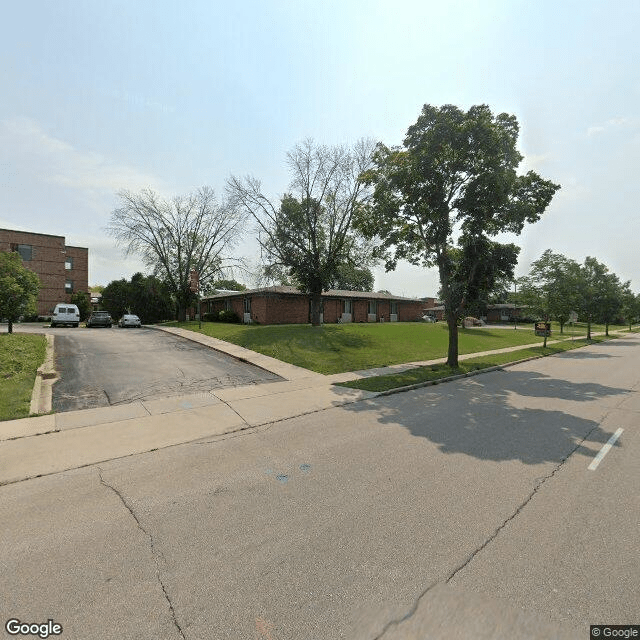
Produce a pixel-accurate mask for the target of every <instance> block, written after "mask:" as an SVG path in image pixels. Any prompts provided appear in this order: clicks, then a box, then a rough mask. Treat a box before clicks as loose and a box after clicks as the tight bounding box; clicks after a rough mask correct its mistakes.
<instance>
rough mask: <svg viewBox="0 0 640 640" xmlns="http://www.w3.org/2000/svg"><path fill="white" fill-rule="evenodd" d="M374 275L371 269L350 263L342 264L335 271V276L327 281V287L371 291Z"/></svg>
mask: <svg viewBox="0 0 640 640" xmlns="http://www.w3.org/2000/svg"><path fill="white" fill-rule="evenodd" d="M373 283H374V277H373V273H371V269H367V268H366V267H363V268H361V269H360V268H358V267H356V266H354V265H352V264H342V265H340V266H339V267H338V269H337V271H336V276H335V278H334V279H333V280H332V281H331V282H330V283H329V289H343V290H345V291H372V290H373Z"/></svg>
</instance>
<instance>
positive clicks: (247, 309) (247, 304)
mask: <svg viewBox="0 0 640 640" xmlns="http://www.w3.org/2000/svg"><path fill="white" fill-rule="evenodd" d="M244 312H245V313H251V298H245V299H244Z"/></svg>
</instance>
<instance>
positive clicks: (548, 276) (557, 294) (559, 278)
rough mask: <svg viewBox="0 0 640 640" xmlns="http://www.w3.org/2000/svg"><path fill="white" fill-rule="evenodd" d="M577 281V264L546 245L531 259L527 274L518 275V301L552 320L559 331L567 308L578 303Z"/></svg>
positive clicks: (568, 310)
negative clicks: (523, 275)
mask: <svg viewBox="0 0 640 640" xmlns="http://www.w3.org/2000/svg"><path fill="white" fill-rule="evenodd" d="M579 283H580V265H579V264H578V263H577V262H576V261H575V260H572V259H570V258H567V257H565V256H563V255H562V254H559V253H553V251H551V249H547V250H546V251H545V252H544V253H543V254H542V255H541V256H540V258H538V259H537V260H535V261H534V262H532V263H531V269H530V271H529V274H528V275H527V276H525V277H523V278H520V279H519V281H518V284H519V286H520V291H519V293H518V302H520V303H521V304H524V305H528V306H529V307H530V308H531V310H532V312H533V313H534V314H535V315H537V316H538V317H539V318H540V319H542V320H545V321H548V320H556V321H557V322H558V323H559V324H560V332H561V333H562V331H563V329H564V325H565V324H566V323H567V322H568V321H569V316H570V314H571V312H572V311H573V312H576V313H577V312H578V311H579V309H580V307H581V304H582V303H581V298H580V286H579Z"/></svg>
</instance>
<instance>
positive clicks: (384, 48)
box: [0, 0, 640, 296]
mask: <svg viewBox="0 0 640 640" xmlns="http://www.w3.org/2000/svg"><path fill="white" fill-rule="evenodd" d="M639 27H640V3H639V2H637V0H633V1H624V0H622V1H618V2H613V3H612V2H605V1H602V2H589V1H580V2H572V1H565V2H558V1H557V0H556V1H554V2H551V1H546V0H538V1H537V2H520V1H518V0H513V1H504V2H497V1H492V0H484V1H482V2H474V1H467V2H437V3H436V2H430V1H428V0H417V1H408V0H393V1H391V0H389V1H378V2H376V1H373V0H372V1H368V2H365V1H360V0H357V1H353V0H342V1H341V2H337V1H334V0H324V1H323V2H317V1H316V2H312V1H311V0H297V1H284V0H283V1H276V0H274V1H268V0H261V1H253V0H252V1H245V2H241V3H233V4H232V3H223V2H215V1H213V0H211V1H203V2H189V1H183V2H163V1H160V0H158V1H155V2H151V1H139V0H135V1H133V2H131V0H127V1H126V2H120V1H117V2H116V1H113V0H100V2H96V1H92V0H83V1H80V0H78V1H76V2H68V1H64V0H58V1H57V2H48V1H47V2H45V1H41V2H32V1H29V0H23V2H21V3H5V6H4V8H3V20H2V23H1V24H0V56H1V60H2V64H1V65H0V87H1V88H2V89H1V91H2V94H1V95H2V99H1V100H0V169H1V170H0V227H3V228H11V229H25V230H31V231H37V232H42V233H51V234H57V235H64V236H66V238H67V243H68V244H72V245H80V246H87V247H89V250H90V252H89V255H90V262H89V281H90V284H107V283H108V282H109V281H110V280H113V279H116V278H121V277H129V276H131V275H132V274H133V273H134V272H135V271H137V270H140V269H141V264H140V263H139V262H138V261H137V260H136V259H134V258H127V259H124V258H123V257H122V254H121V252H120V250H119V249H117V248H116V247H115V245H114V243H113V240H111V239H110V238H109V237H107V236H106V234H105V233H104V227H105V226H106V225H107V223H108V221H109V216H110V212H111V211H112V210H113V209H114V207H115V206H116V205H117V198H116V195H115V194H116V192H117V191H118V190H119V189H122V188H128V189H131V190H139V189H141V188H145V187H151V188H154V189H157V190H159V191H161V192H162V193H165V194H168V195H170V194H185V193H188V192H190V191H192V190H194V189H195V188H197V187H199V186H201V185H204V184H207V185H210V186H211V187H213V188H214V189H215V190H216V191H217V192H218V193H220V194H222V192H223V190H224V185H225V181H226V179H227V178H228V176H229V175H230V174H232V173H233V174H236V175H245V174H252V175H254V176H256V177H257V178H259V179H260V180H261V181H262V183H263V187H264V189H265V191H266V192H267V193H269V194H271V195H272V196H274V197H277V196H278V195H279V194H282V193H283V192H284V191H285V190H286V189H287V185H288V182H289V175H288V173H287V167H286V164H285V155H286V152H287V151H288V150H290V149H291V148H292V147H293V146H294V145H295V144H296V143H298V142H300V141H301V140H303V139H304V138H307V137H311V138H313V139H315V140H316V141H317V142H319V143H326V144H345V143H346V144H350V143H353V142H355V141H356V140H357V139H358V138H361V137H372V138H374V139H375V140H380V141H383V142H384V143H385V144H389V145H393V144H399V143H401V141H402V139H403V137H404V133H405V131H406V129H407V127H409V126H410V125H411V124H413V123H414V122H415V120H416V119H417V117H418V115H419V112H420V109H421V107H422V105H423V104H425V103H430V104H434V105H442V104H446V103H450V104H456V105H458V106H460V107H461V108H464V109H468V108H469V107H470V106H471V105H473V104H481V103H485V104H488V105H489V106H490V107H491V109H492V110H493V111H494V113H498V112H503V111H504V112H508V113H513V114H515V115H516V116H517V118H518V121H519V123H520V126H521V137H520V143H519V146H520V150H521V152H522V153H523V155H524V156H525V161H524V162H523V165H522V168H523V170H527V169H534V170H536V171H538V172H539V173H540V174H541V175H542V176H543V177H545V178H548V179H551V180H553V181H554V182H557V183H560V184H561V185H562V189H561V191H560V192H559V193H558V194H557V195H556V197H555V199H554V201H553V203H552V205H551V206H550V208H549V209H548V211H547V213H545V215H544V216H543V218H542V220H541V221H540V222H538V223H537V224H535V225H532V226H530V227H528V228H526V230H525V231H524V233H523V234H522V235H521V236H519V237H518V238H516V239H515V242H517V243H518V244H519V245H520V246H521V247H522V251H521V254H520V264H519V266H518V274H524V273H526V272H527V271H528V268H529V265H530V263H531V261H532V260H535V259H536V258H538V257H539V256H540V254H541V253H542V252H543V251H544V250H545V249H547V248H551V249H553V250H554V251H557V252H559V253H563V254H565V255H566V256H568V257H571V258H574V259H576V260H579V261H582V260H583V259H584V258H585V257H586V256H588V255H591V256H594V257H596V258H598V259H599V260H600V261H602V262H604V263H605V264H607V265H608V266H609V267H610V269H611V270H612V271H614V272H615V273H617V274H618V275H619V276H620V277H621V278H622V279H623V280H631V281H632V288H633V289H634V291H636V292H638V291H640V275H638V271H637V264H638V260H637V246H638V242H637V238H638V236H639V235H640V216H638V214H637V208H638V203H639V202H640V181H639V180H638V178H637V172H638V168H639V167H640V116H639V115H638V105H639V104H640V71H639V68H640V65H639V64H638V60H640V44H639V43H640V38H639V37H638V31H639ZM504 239H505V240H509V241H511V240H514V239H513V238H510V237H508V238H507V237H505V238H504ZM238 253H239V254H241V255H243V256H244V257H245V258H247V259H248V260H254V259H256V258H257V255H258V251H257V245H256V243H255V239H254V238H253V236H252V234H251V233H250V232H248V233H247V235H246V236H245V240H244V241H243V243H242V244H241V246H240V247H239V248H238ZM375 273H376V288H377V289H381V288H384V289H389V290H391V291H392V292H394V293H396V294H404V295H408V296H427V295H435V294H436V292H437V289H438V281H437V274H436V273H435V271H426V270H423V269H418V268H414V267H410V266H408V265H400V266H399V268H398V270H397V271H396V272H392V273H389V274H385V273H384V271H383V269H378V270H376V272H375ZM238 279H243V278H241V277H239V278H238ZM247 284H251V282H247Z"/></svg>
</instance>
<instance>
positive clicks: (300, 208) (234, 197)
mask: <svg viewBox="0 0 640 640" xmlns="http://www.w3.org/2000/svg"><path fill="white" fill-rule="evenodd" d="M374 147H375V145H374V143H373V142H372V141H370V140H361V141H359V142H358V143H357V144H355V145H354V146H353V147H352V148H350V149H349V148H346V147H340V146H338V147H327V146H321V145H316V144H315V143H314V142H313V141H312V140H305V141H304V142H303V143H302V144H299V145H297V146H296V147H295V148H294V149H293V150H292V151H290V152H289V153H288V154H287V163H288V165H289V168H290V170H291V174H292V180H291V183H290V184H289V191H288V193H286V194H285V195H284V196H283V197H282V198H281V199H280V200H279V202H274V201H272V200H270V199H269V198H268V197H267V196H265V195H264V194H263V192H262V188H261V184H260V182H259V181H258V180H257V179H256V178H254V177H245V178H244V179H239V178H237V177H235V176H232V177H231V178H230V179H229V181H228V183H227V191H228V194H229V196H230V199H231V201H232V202H234V203H235V204H236V205H237V206H239V207H240V208H241V209H242V210H243V211H246V212H247V213H249V214H250V215H251V216H252V217H253V218H254V220H255V221H256V223H257V227H258V241H259V243H260V248H261V253H262V260H263V262H264V266H265V268H266V269H267V271H270V272H278V273H282V270H284V272H286V273H287V274H288V276H290V278H291V280H292V281H294V282H297V283H299V288H300V289H301V290H302V291H305V292H307V293H309V294H310V295H311V322H312V324H314V325H319V324H320V313H321V310H322V292H323V291H326V290H327V289H328V288H330V285H331V283H332V281H333V280H334V279H335V278H336V276H337V273H338V270H339V268H340V267H341V266H343V265H345V264H352V265H357V266H359V267H363V266H369V265H370V264H372V258H371V256H372V251H371V245H370V244H369V243H367V242H366V241H364V240H363V238H362V236H360V235H359V234H357V233H355V232H354V230H353V228H352V221H353V217H354V213H355V212H356V210H357V209H358V208H359V207H360V206H362V205H363V204H364V202H365V201H366V200H367V199H368V198H369V195H370V192H369V190H368V188H367V187H365V185H364V184H363V182H362V181H361V180H360V174H361V173H362V172H363V171H365V170H366V169H368V168H369V166H370V163H371V158H372V154H373V151H374Z"/></svg>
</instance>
